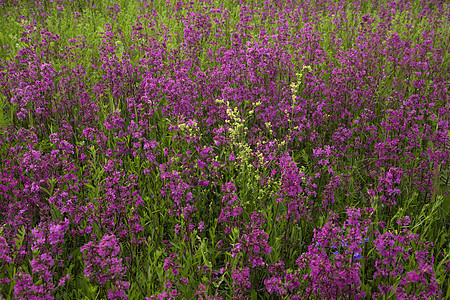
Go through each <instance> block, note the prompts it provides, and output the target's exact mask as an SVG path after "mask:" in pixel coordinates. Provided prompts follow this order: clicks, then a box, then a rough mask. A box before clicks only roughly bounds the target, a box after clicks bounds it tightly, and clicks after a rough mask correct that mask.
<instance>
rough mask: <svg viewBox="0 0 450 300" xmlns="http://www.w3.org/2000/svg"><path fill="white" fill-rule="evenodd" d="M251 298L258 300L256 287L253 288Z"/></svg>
mask: <svg viewBox="0 0 450 300" xmlns="http://www.w3.org/2000/svg"><path fill="white" fill-rule="evenodd" d="M251 299H252V300H258V293H257V292H256V291H255V290H254V289H252V298H251Z"/></svg>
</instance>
